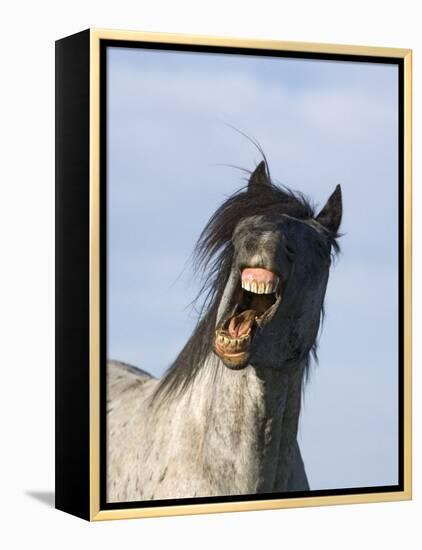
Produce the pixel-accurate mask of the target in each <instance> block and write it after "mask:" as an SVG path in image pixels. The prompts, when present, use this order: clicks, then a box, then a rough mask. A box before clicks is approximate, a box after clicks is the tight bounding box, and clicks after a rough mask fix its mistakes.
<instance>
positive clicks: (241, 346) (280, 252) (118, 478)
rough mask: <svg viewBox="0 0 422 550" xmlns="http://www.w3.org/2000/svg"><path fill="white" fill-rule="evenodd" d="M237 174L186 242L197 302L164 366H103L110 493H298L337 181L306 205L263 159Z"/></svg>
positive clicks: (118, 497) (338, 198) (304, 487)
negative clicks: (198, 277)
mask: <svg viewBox="0 0 422 550" xmlns="http://www.w3.org/2000/svg"><path fill="white" fill-rule="evenodd" d="M264 159H265V157H264ZM249 174H250V177H249V178H248V183H247V185H245V186H244V187H242V188H241V189H240V190H238V191H236V192H235V193H234V194H232V195H231V196H230V197H229V198H228V199H226V200H225V201H224V202H223V203H222V204H221V206H220V207H219V208H218V209H217V210H216V211H215V213H214V214H213V215H212V216H211V218H210V220H209V221H208V223H207V225H206V226H205V228H204V229H203V231H202V233H201V234H200V237H199V239H198V241H197V244H196V246H195V249H194V258H195V266H196V268H197V269H199V270H202V273H203V274H204V280H205V282H204V284H203V287H202V290H201V296H202V297H203V306H202V309H201V312H200V315H199V320H198V322H197V324H196V326H195V328H194V330H193V333H192V335H191V337H190V338H189V340H188V341H187V343H186V344H185V346H184V347H183V349H182V350H181V352H180V353H179V355H178V357H177V358H176V360H175V361H174V363H173V364H172V365H171V366H170V368H169V369H168V370H167V372H166V373H165V375H164V376H163V377H162V378H161V379H156V378H154V377H152V376H151V375H150V374H148V373H147V372H145V371H143V370H140V369H138V368H136V367H134V366H132V365H128V364H125V363H122V362H119V361H115V360H109V361H108V362H107V430H106V431H107V459H106V463H107V468H106V471H107V474H106V475H107V501H108V502H113V503H114V502H129V501H147V500H163V499H164V500H165V499H181V498H199V497H216V496H237V495H254V494H265V493H268V494H269V493H272V494H273V493H279V494H280V493H286V492H292V491H295V492H296V491H299V492H303V491H309V490H310V488H309V483H308V479H307V475H306V471H305V467H304V463H303V460H302V456H301V452H300V449H299V445H298V442H297V432H298V420H299V413H300V408H301V400H302V393H303V389H304V384H305V381H306V379H307V375H308V370H309V365H310V363H311V360H312V357H315V358H316V349H317V340H318V332H319V328H320V323H321V319H322V316H323V305H324V297H325V293H326V287H327V282H328V277H329V270H330V266H331V263H332V259H333V258H334V257H335V255H336V254H337V252H338V251H339V245H338V237H339V233H338V229H339V226H340V223H341V218H342V210H343V207H342V194H341V188H340V186H339V185H337V187H336V188H335V190H334V192H333V193H332V195H331V196H330V197H329V199H328V201H327V202H326V204H325V206H324V207H323V208H322V210H321V211H320V212H319V214H318V215H316V211H315V208H314V206H313V205H312V204H311V203H310V201H309V199H307V198H306V197H305V196H304V195H303V194H302V193H300V192H297V191H292V190H290V189H289V188H287V187H286V186H282V185H277V184H275V183H274V182H273V181H272V179H271V177H270V172H269V168H268V163H267V161H266V159H265V160H263V161H262V162H260V163H259V164H258V166H257V167H256V168H255V169H254V170H253V171H252V172H250V173H249ZM290 494H291V493H290Z"/></svg>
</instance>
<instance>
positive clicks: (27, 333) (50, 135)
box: [0, 0, 422, 550]
mask: <svg viewBox="0 0 422 550" xmlns="http://www.w3.org/2000/svg"><path fill="white" fill-rule="evenodd" d="M417 7H418V2H416V1H414V2H412V1H409V0H402V1H401V2H399V3H398V2H390V1H387V0H384V1H378V0H374V1H372V2H368V0H366V1H362V0H354V1H353V2H347V3H346V2H335V1H328V0H319V1H310V2H305V1H303V0H297V1H296V2H289V3H287V2H283V1H282V0H274V1H272V0H262V1H261V2H260V3H259V4H258V2H257V1H254V2H249V1H247V0H243V1H241V0H232V1H231V2H228V0H224V1H221V0H213V1H211V0H202V1H198V2H193V1H189V0H179V1H177V2H174V1H173V2H172V1H170V0H168V1H166V0H155V1H154V2H151V1H149V2H142V1H139V0H138V1H136V2H133V1H128V0H119V2H110V1H107V0H103V1H102V2H100V1H98V0H96V1H91V2H89V3H88V2H82V1H79V0H73V1H72V2H66V3H65V2H47V1H45V0H44V1H43V0H39V1H38V2H18V1H15V2H14V3H13V4H12V3H8V4H6V3H3V4H2V7H1V8H0V12H1V21H2V31H1V34H0V41H1V49H0V51H1V85H0V97H1V100H0V135H1V150H2V155H1V161H0V186H1V199H0V243H1V244H0V246H1V248H0V250H1V253H2V261H1V264H0V265H1V269H0V335H1V340H0V341H1V357H2V362H1V369H2V381H1V384H0V388H1V389H0V422H1V428H0V429H1V431H0V433H1V436H2V441H1V444H0V448H1V452H0V461H1V468H0V487H1V497H0V506H1V516H0V517H1V529H0V544H2V546H3V547H4V548H18V547H19V548H25V547H34V548H44V547H45V548H63V549H67V548H72V549H73V548H75V547H78V546H79V547H81V548H87V547H94V546H95V547H96V548H101V547H102V548H116V547H124V546H129V545H131V546H132V545H134V546H138V547H139V546H141V545H142V547H143V548H149V547H152V548H161V547H169V546H170V547H176V548H178V547H181V548H182V547H183V548H196V547H201V548H211V547H212V548H215V547H217V548H229V547H231V546H233V545H235V546H236V547H237V548H239V547H240V548H259V549H262V548H265V547H270V546H271V547H274V548H278V547H291V546H295V547H298V548H305V547H313V548H324V549H327V550H328V549H330V548H333V549H334V548H335V549H339V548H341V549H348V548H353V549H361V548H362V549H366V548H374V547H376V548H380V547H387V548H398V547H403V548H406V549H407V548H411V549H412V548H418V547H420V538H421V536H420V517H421V512H422V506H421V502H422V500H421V499H422V497H420V491H421V483H420V476H419V475H418V471H416V472H415V475H414V495H415V497H414V500H413V501H412V502H403V503H386V504H367V505H357V506H336V507H327V508H313V509H301V510H283V511H267V512H258V513H243V514H226V515H214V516H198V517H183V518H167V519H154V520H142V521H140V520H138V521H132V520H128V521H122V522H109V523H98V524H93V525H89V524H88V523H85V522H83V521H81V520H78V519H76V518H73V517H71V516H67V515H65V514H62V513H60V512H57V511H55V510H54V509H53V508H52V507H51V506H48V505H46V501H48V500H51V495H50V492H51V491H52V490H53V479H54V477H53V471H54V462H53V457H54V453H53V450H54V447H53V436H54V423H53V411H54V395H53V387H54V378H53V374H54V370H53V369H54V361H53V358H54V231H53V230H54V217H53V215H54V186H53V184H54V40H55V39H57V38H61V37H63V36H65V35H68V34H71V33H74V32H77V31H79V30H82V29H84V28H87V27H90V26H93V27H106V28H117V29H119V28H120V29H135V30H145V31H165V32H179V33H191V34H194V33H195V34H208V35H222V36H237V37H251V38H266V39H278V40H299V41H315V42H331V43H351V44H364V45H379V46H396V47H409V48H413V49H414V50H415V52H414V53H415V56H414V57H415V59H414V97H415V102H414V126H415V127H414V188H415V189H414V206H415V209H416V211H417V209H418V208H420V201H421V192H420V188H419V186H418V181H419V179H420V165H421V163H420V157H419V155H418V152H419V151H420V150H421V125H420V117H419V114H420V109H419V97H420V85H421V76H420V72H421V68H422V63H421V61H420V51H422V48H421V35H420V24H419V21H420V17H418V10H417ZM420 230H421V221H420V220H418V218H417V216H415V223H414V241H415V244H416V246H415V252H414V268H415V272H414V278H415V291H414V297H415V302H414V303H415V316H414V333H415V335H417V334H418V333H420V313H419V312H417V310H418V306H419V305H420V293H419V287H418V282H417V280H416V279H417V277H418V275H419V274H420V263H421V249H420V247H419V250H418V249H417V246H418V236H419V233H420ZM420 352H421V348H420V338H419V339H418V338H416V337H415V359H414V395H415V400H414V421H415V422H414V425H415V428H416V430H417V429H418V426H419V420H420V414H421V406H420V400H419V401H418V397H419V395H420V388H421V376H420V373H419V364H420ZM414 447H415V453H414V462H415V464H417V462H418V459H419V457H420V438H419V437H418V436H417V434H416V433H415V436H414ZM34 495H35V496H34ZM418 539H419V540H418ZM88 545H89V546H88Z"/></svg>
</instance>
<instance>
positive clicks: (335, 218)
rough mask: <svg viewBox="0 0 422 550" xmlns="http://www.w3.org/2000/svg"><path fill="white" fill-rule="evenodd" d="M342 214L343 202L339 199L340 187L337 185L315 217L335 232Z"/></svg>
mask: <svg viewBox="0 0 422 550" xmlns="http://www.w3.org/2000/svg"><path fill="white" fill-rule="evenodd" d="M342 214H343V204H342V199H341V187H340V185H337V187H336V189H335V191H334V193H333V194H332V195H331V197H330V198H329V199H328V201H327V202H326V204H325V206H324V208H323V209H322V210H321V212H320V213H319V214H318V216H317V217H316V218H315V219H316V221H317V222H318V223H320V224H321V225H323V226H324V227H325V228H326V229H328V230H329V231H331V232H332V233H337V231H338V228H339V227H340V223H341V216H342Z"/></svg>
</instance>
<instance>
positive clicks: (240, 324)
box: [228, 309, 256, 338]
mask: <svg viewBox="0 0 422 550" xmlns="http://www.w3.org/2000/svg"><path fill="white" fill-rule="evenodd" d="M255 315H256V313H255V311H254V310H253V309H248V310H246V311H243V312H242V313H241V314H240V315H236V316H235V317H232V318H231V319H230V323H229V327H228V331H229V334H230V336H231V337H232V338H238V337H239V336H243V335H244V334H247V332H248V331H249V329H250V328H251V327H252V325H253V322H254V320H255Z"/></svg>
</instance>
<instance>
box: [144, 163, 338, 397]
mask: <svg viewBox="0 0 422 550" xmlns="http://www.w3.org/2000/svg"><path fill="white" fill-rule="evenodd" d="M264 160H265V163H266V159H265V157H264ZM266 166H267V174H269V170H268V165H267V163H266ZM248 172H249V171H248ZM249 173H251V172H249ZM271 214H274V215H280V214H287V215H289V216H292V217H294V218H297V219H303V220H306V219H312V218H314V217H315V207H314V205H313V204H312V203H311V202H310V200H309V199H308V198H307V197H306V196H305V195H304V194H303V193H301V192H298V191H293V190H291V189H289V188H288V187H286V186H284V185H275V184H274V183H273V182H271V181H269V182H268V184H267V185H259V186H257V185H255V186H252V187H249V188H248V187H247V186H246V187H242V188H241V189H239V190H238V191H236V192H235V193H233V194H232V195H231V196H229V197H228V198H227V200H226V201H225V202H223V204H222V205H221V206H220V207H219V208H218V209H217V210H216V211H215V212H214V214H213V215H212V216H211V218H210V219H209V221H208V223H207V224H206V226H205V227H204V229H203V230H202V232H201V234H200V236H199V239H198V241H197V243H196V245H195V248H194V251H193V268H194V272H195V273H196V274H197V275H200V276H201V278H202V279H203V280H204V283H203V285H202V287H201V289H200V291H199V293H198V295H197V296H196V298H195V300H194V301H193V304H198V303H199V304H200V307H199V320H198V322H197V324H196V326H195V328H194V330H193V332H192V335H191V336H190V338H189V340H188V341H187V342H186V344H185V346H184V347H183V349H182V351H181V352H180V353H179V355H178V356H177V358H176V359H175V361H174V362H173V363H172V365H171V366H170V367H169V369H168V370H167V371H166V373H165V375H164V376H163V378H162V379H161V380H160V381H159V383H158V385H157V387H156V390H155V393H154V395H153V403H154V402H157V401H158V403H160V402H163V400H164V397H165V396H167V397H169V396H170V395H173V394H176V393H179V392H184V391H185V390H186V389H187V388H188V387H189V385H190V383H191V382H192V380H194V379H195V377H196V375H197V374H198V373H199V371H200V369H201V367H202V365H203V364H204V362H205V360H206V358H207V357H208V356H209V354H210V353H211V352H212V342H213V337H214V332H215V326H216V321H217V312H218V307H219V303H220V301H221V299H222V296H223V292H224V289H225V287H226V284H227V281H228V278H229V276H230V271H231V266H232V262H233V256H234V247H233V244H232V240H231V239H232V235H233V232H234V230H235V228H236V226H237V224H238V223H239V222H241V221H242V220H243V219H245V218H248V217H250V216H256V215H271ZM336 237H337V235H328V238H329V239H330V242H331V244H332V247H333V250H334V252H337V251H338V249H339V248H338V245H337V243H336ZM311 354H312V355H313V357H314V358H316V344H315V346H314V348H313V349H312V350H311ZM307 363H309V360H308V361H307ZM216 370H217V369H216ZM305 370H307V369H305ZM161 398H162V399H161Z"/></svg>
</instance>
